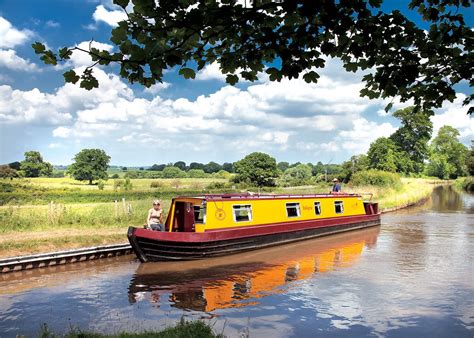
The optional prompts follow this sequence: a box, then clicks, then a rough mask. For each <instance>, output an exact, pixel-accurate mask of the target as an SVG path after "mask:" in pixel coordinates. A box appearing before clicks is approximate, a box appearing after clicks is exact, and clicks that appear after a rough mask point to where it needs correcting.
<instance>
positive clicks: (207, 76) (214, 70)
mask: <svg viewBox="0 0 474 338" xmlns="http://www.w3.org/2000/svg"><path fill="white" fill-rule="evenodd" d="M196 80H198V81H208V80H218V81H225V75H224V74H222V72H221V70H220V69H219V64H218V63H217V62H213V63H211V64H210V65H206V66H205V67H204V68H203V69H201V70H200V71H199V72H197V74H196Z"/></svg>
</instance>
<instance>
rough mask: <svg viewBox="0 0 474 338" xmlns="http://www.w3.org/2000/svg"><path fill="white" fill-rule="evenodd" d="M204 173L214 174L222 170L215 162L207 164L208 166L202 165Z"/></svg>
mask: <svg viewBox="0 0 474 338" xmlns="http://www.w3.org/2000/svg"><path fill="white" fill-rule="evenodd" d="M203 169H204V171H205V172H206V173H208V174H212V173H216V172H218V171H219V170H221V169H222V166H221V165H220V164H219V163H216V162H212V161H211V162H209V163H208V164H206V165H204V168H203Z"/></svg>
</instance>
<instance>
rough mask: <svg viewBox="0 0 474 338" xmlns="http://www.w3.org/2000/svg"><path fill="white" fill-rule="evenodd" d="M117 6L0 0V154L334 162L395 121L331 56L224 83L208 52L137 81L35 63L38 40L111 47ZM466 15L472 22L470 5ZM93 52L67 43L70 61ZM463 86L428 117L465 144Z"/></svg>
mask: <svg viewBox="0 0 474 338" xmlns="http://www.w3.org/2000/svg"><path fill="white" fill-rule="evenodd" d="M387 3H388V4H389V5H390V4H392V6H393V2H390V1H388V2H387ZM397 3H399V2H397ZM390 9H391V7H389V6H386V7H385V10H390ZM121 16H122V13H121V12H120V11H117V8H115V7H114V6H113V5H112V1H110V0H103V1H101V0H96V1H92V0H90V1H85V0H84V1H73V0H70V1H68V0H55V1H53V0H49V1H48V0H45V1H27V0H0V163H8V162H12V161H17V160H22V159H23V153H24V152H25V151H29V150H37V151H40V152H41V154H42V155H43V157H44V159H45V160H47V161H49V162H51V163H53V164H69V163H71V159H72V158H73V156H74V154H76V153H77V152H79V151H80V150H81V149H84V148H101V149H104V150H105V151H106V152H107V153H108V154H109V155H110V156H111V158H112V160H111V162H112V163H113V164H120V165H126V166H141V165H152V164H154V163H168V162H175V161H178V160H184V161H186V162H187V163H190V162H194V161H195V162H203V163H207V162H209V161H216V162H219V163H222V162H233V161H236V160H239V159H241V158H242V157H243V156H245V155H246V154H248V153H250V152H253V151H263V152H266V153H269V154H271V155H272V156H274V157H275V158H276V159H277V161H289V162H297V161H300V162H313V163H316V162H317V161H321V162H323V163H340V162H342V161H344V160H347V159H348V158H349V157H350V156H352V155H354V154H359V153H363V152H366V151H367V149H368V147H369V145H370V143H371V142H372V141H373V140H375V139H376V138H377V137H381V136H389V135H390V134H391V133H392V132H393V131H394V130H396V128H397V127H398V126H399V123H398V121H397V120H396V119H394V118H393V117H392V116H390V114H388V115H387V114H385V113H384V112H383V108H384V107H385V105H386V103H387V102H385V101H383V100H368V99H366V98H361V97H359V90H360V89H361V88H362V86H363V84H362V83H361V81H360V79H361V78H362V76H363V74H362V73H357V74H353V73H347V72H345V71H344V69H343V68H342V67H341V66H340V62H339V61H338V60H328V61H327V67H326V68H325V69H324V70H323V71H322V72H321V74H322V77H321V79H320V82H319V83H318V84H317V85H314V84H306V83H305V82H304V81H303V80H300V79H296V80H292V81H288V80H284V81H282V82H281V83H273V82H270V81H268V78H267V77H266V76H265V75H263V74H262V75H261V76H260V78H259V81H258V82H254V83H245V82H244V83H240V84H239V85H237V86H235V87H232V86H228V85H226V84H225V82H224V77H223V76H222V74H221V73H220V71H219V68H218V66H217V65H215V64H214V65H210V66H208V67H206V68H205V69H204V70H203V71H201V72H200V73H199V74H198V76H197V79H196V80H192V81H190V80H184V79H182V78H181V77H180V76H178V75H177V74H176V72H175V71H174V70H170V71H169V72H167V73H166V74H165V78H164V81H165V82H164V84H162V85H157V86H155V87H153V88H151V89H144V88H142V87H140V86H131V85H130V84H128V83H126V82H124V81H122V80H121V79H120V78H119V77H118V76H117V75H116V74H115V72H116V69H117V68H116V67H109V68H102V69H100V68H96V69H95V71H94V72H95V74H96V76H97V77H98V78H99V79H100V88H98V89H94V90H93V91H91V92H87V91H84V90H82V89H80V88H79V87H78V86H75V85H72V84H65V83H64V82H63V77H62V73H63V72H64V71H65V69H67V67H66V68H65V67H63V66H59V67H51V66H46V65H43V64H42V63H41V62H40V61H39V59H38V57H37V56H36V55H35V54H34V52H33V50H32V48H31V43H33V42H34V41H42V42H44V43H46V44H47V45H48V46H49V47H51V48H53V49H57V48H58V47H63V46H72V45H80V44H81V43H82V44H83V45H84V46H86V45H88V43H89V41H90V40H91V39H93V40H94V41H95V42H96V43H97V46H98V47H102V48H105V49H109V50H111V49H112V48H113V46H112V44H111V43H110V41H109V36H110V30H111V29H112V28H113V27H114V25H115V24H116V22H117V21H118V20H120V18H121ZM410 18H411V19H413V20H414V21H417V20H419V19H418V16H417V14H416V13H412V14H410ZM466 19H467V21H468V23H470V24H471V26H472V11H471V13H470V14H469V15H468V16H467V17H466ZM90 64H91V62H90V59H88V57H87V56H85V55H81V54H79V53H75V54H74V55H73V57H72V60H71V62H70V63H69V64H68V66H69V67H74V68H77V69H80V68H81V67H85V66H88V65H90ZM462 88H463V89H464V90H465V93H463V90H461V92H460V93H459V95H458V98H457V99H456V100H455V101H454V102H453V103H447V104H446V105H445V106H443V108H441V109H438V110H437V111H436V115H435V116H434V117H433V123H434V127H435V132H436V131H437V130H438V129H439V128H440V127H441V126H443V125H446V124H448V125H452V126H453V127H455V128H457V129H458V130H459V131H460V133H461V140H462V142H464V143H465V144H466V145H470V140H471V139H473V138H474V120H473V119H472V118H471V117H469V116H467V115H466V112H467V107H463V106H462V105H461V102H462V100H463V98H464V97H465V96H464V95H465V94H466V93H468V92H467V90H468V88H467V87H462ZM404 106H405V105H402V104H395V108H400V107H404Z"/></svg>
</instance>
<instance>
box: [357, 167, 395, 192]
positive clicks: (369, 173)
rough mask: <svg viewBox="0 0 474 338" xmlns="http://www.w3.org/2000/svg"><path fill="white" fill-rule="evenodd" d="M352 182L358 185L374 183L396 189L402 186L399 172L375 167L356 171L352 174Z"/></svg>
mask: <svg viewBox="0 0 474 338" xmlns="http://www.w3.org/2000/svg"><path fill="white" fill-rule="evenodd" d="M351 182H352V184H353V185H356V186H358V185H359V186H365V185H374V186H378V187H386V188H389V187H390V188H395V189H399V188H400V187H401V186H402V181H401V180H400V176H399V175H398V174H395V173H389V172H385V171H380V170H373V169H370V170H365V171H359V172H358V173H355V174H354V175H352V179H351Z"/></svg>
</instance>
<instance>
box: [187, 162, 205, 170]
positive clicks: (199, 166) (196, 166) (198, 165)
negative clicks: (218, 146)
mask: <svg viewBox="0 0 474 338" xmlns="http://www.w3.org/2000/svg"><path fill="white" fill-rule="evenodd" d="M189 169H202V170H204V164H202V163H198V162H191V163H190V164H189Z"/></svg>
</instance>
